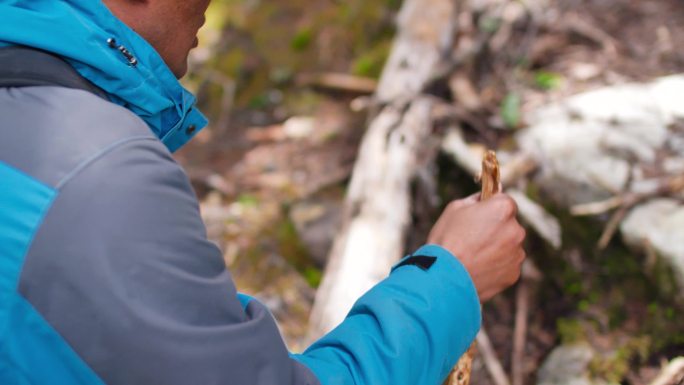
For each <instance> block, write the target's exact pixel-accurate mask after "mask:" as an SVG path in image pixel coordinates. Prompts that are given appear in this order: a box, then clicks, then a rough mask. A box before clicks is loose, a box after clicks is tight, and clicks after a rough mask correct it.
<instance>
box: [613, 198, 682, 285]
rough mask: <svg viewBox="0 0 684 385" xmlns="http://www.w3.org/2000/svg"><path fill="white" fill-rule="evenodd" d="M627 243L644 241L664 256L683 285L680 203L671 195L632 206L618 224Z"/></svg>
mask: <svg viewBox="0 0 684 385" xmlns="http://www.w3.org/2000/svg"><path fill="white" fill-rule="evenodd" d="M620 230H621V232H622V236H623V238H624V240H625V242H627V243H628V244H631V245H633V246H636V247H643V246H644V242H648V244H650V246H652V247H653V248H654V249H655V250H656V251H657V252H658V254H659V255H661V256H662V257H663V258H665V259H666V260H667V261H668V262H669V263H670V265H671V266H672V267H673V269H674V271H675V276H676V277H677V279H678V280H679V283H680V284H681V286H682V287H683V288H684V204H682V203H680V202H679V201H677V200H674V199H665V198H663V199H655V200H652V201H650V202H647V203H645V204H642V205H639V206H638V207H636V208H634V209H633V210H632V211H631V212H630V213H629V215H628V216H627V218H625V220H624V221H623V222H622V224H621V226H620Z"/></svg>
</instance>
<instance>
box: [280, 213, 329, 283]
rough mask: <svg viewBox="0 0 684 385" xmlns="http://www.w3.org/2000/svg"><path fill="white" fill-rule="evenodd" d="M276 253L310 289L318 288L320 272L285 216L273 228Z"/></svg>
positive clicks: (292, 224)
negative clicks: (300, 276) (301, 277)
mask: <svg viewBox="0 0 684 385" xmlns="http://www.w3.org/2000/svg"><path fill="white" fill-rule="evenodd" d="M274 229H275V234H274V235H275V238H276V241H277V243H278V252H279V253H280V255H282V256H283V257H284V258H285V260H287V261H288V262H289V263H290V264H291V265H292V266H293V267H294V268H295V269H296V270H297V271H298V272H299V273H300V274H302V276H303V277H304V279H305V280H306V281H307V283H308V284H309V285H310V286H311V287H314V288H315V287H318V285H319V284H320V282H321V278H322V272H321V270H320V269H318V268H317V267H316V266H315V265H314V263H313V260H312V259H311V255H310V254H309V251H308V250H307V248H306V246H305V245H304V243H302V241H301V239H300V238H299V234H298V233H297V229H296V228H295V225H294V223H293V222H292V221H291V220H289V219H288V217H287V216H285V219H283V220H282V221H281V222H280V223H277V224H276V225H275V227H274Z"/></svg>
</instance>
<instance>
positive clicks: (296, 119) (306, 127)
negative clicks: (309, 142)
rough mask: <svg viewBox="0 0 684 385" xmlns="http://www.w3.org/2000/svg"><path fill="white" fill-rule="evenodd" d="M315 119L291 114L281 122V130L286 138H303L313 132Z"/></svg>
mask: <svg viewBox="0 0 684 385" xmlns="http://www.w3.org/2000/svg"><path fill="white" fill-rule="evenodd" d="M315 127H316V119H314V118H312V117H308V116H293V117H291V118H290V119H288V120H286V121H285V123H284V124H283V131H284V132H285V135H286V136H287V137H288V138H292V139H304V138H306V137H308V136H310V135H311V134H313V132H314V128H315Z"/></svg>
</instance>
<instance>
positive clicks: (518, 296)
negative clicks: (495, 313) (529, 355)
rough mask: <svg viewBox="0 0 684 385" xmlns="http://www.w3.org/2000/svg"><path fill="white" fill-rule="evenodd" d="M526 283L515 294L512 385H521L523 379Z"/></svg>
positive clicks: (526, 308)
mask: <svg viewBox="0 0 684 385" xmlns="http://www.w3.org/2000/svg"><path fill="white" fill-rule="evenodd" d="M527 285H528V282H527V280H526V279H523V280H521V281H520V283H518V287H517V289H516V292H515V327H514V329H513V355H512V357H511V361H512V362H511V378H512V379H513V382H512V385H523V380H524V378H525V372H524V371H525V368H524V364H525V342H526V340H527V313H528V309H529V294H528V287H527Z"/></svg>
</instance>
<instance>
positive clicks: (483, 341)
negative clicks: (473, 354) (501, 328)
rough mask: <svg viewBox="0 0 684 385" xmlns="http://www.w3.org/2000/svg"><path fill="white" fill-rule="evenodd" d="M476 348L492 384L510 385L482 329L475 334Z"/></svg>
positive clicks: (487, 336)
mask: <svg viewBox="0 0 684 385" xmlns="http://www.w3.org/2000/svg"><path fill="white" fill-rule="evenodd" d="M477 347H478V348H479V351H480V353H481V354H482V360H483V361H484V364H485V367H486V368H487V372H488V373H489V375H490V376H491V377H492V380H493V381H494V383H495V384H496V385H511V382H510V381H509V380H508V377H507V376H506V372H505V371H504V369H503V366H502V365H501V361H499V359H498V358H497V356H496V352H495V351H494V347H493V346H492V342H491V340H490V339H489V335H487V332H486V331H485V330H484V328H482V329H481V330H480V332H479V333H478V334H477Z"/></svg>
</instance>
